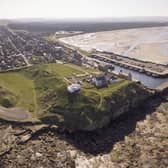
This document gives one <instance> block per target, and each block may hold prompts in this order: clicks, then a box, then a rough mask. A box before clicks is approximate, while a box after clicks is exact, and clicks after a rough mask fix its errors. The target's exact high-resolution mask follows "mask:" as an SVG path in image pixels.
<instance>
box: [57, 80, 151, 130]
mask: <svg viewBox="0 0 168 168" xmlns="http://www.w3.org/2000/svg"><path fill="white" fill-rule="evenodd" d="M152 95H153V93H152V92H151V91H149V90H147V89H146V88H144V87H143V86H142V85H140V84H137V83H129V84H127V85H125V86H123V87H121V88H120V89H118V90H116V91H115V92H112V93H110V92H109V94H108V95H106V96H102V104H101V106H96V104H93V103H91V102H92V101H91V100H90V98H89V97H87V99H88V101H89V102H90V103H88V104H87V106H81V107H79V108H77V109H74V108H73V107H74V106H73V105H72V106H71V107H68V108H67V107H64V109H62V111H59V110H58V109H57V108H55V109H54V111H55V112H56V113H57V112H58V113H59V114H61V115H63V118H64V121H63V122H62V124H64V125H65V126H66V127H67V128H69V129H72V130H87V131H92V130H95V129H98V128H102V127H104V126H106V125H107V124H108V123H109V122H110V121H111V120H112V119H115V118H117V117H119V116H120V115H122V114H124V113H126V112H127V111H129V110H130V109H131V108H134V107H136V106H139V105H140V104H141V103H143V101H144V100H146V99H147V98H148V97H150V96H152Z"/></svg>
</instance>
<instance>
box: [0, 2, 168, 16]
mask: <svg viewBox="0 0 168 168" xmlns="http://www.w3.org/2000/svg"><path fill="white" fill-rule="evenodd" d="M127 16H168V0H0V18H56V19H59V18H105V17H108V18H109V17H127Z"/></svg>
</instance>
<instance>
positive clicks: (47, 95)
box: [0, 64, 128, 121]
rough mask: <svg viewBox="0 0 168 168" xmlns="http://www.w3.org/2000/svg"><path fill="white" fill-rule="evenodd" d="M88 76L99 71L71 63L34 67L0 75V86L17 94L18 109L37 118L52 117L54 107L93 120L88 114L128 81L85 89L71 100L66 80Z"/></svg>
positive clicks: (99, 107)
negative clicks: (76, 76) (72, 77)
mask: <svg viewBox="0 0 168 168" xmlns="http://www.w3.org/2000/svg"><path fill="white" fill-rule="evenodd" d="M86 73H88V74H91V73H92V74H93V73H97V71H96V70H93V69H87V68H83V67H79V66H76V65H72V64H42V65H35V66H32V67H30V68H28V69H25V70H21V71H19V72H9V73H1V74H0V87H2V88H4V89H5V90H7V91H9V92H10V93H11V94H12V95H15V97H16V103H15V106H16V107H22V108H25V109H27V110H29V112H31V113H32V114H34V116H35V117H41V116H44V115H47V114H49V113H50V112H49V111H50V110H51V109H52V108H53V107H54V108H58V109H60V110H65V109H66V110H70V111H72V112H76V111H79V112H80V114H81V115H86V113H87V114H88V115H86V116H85V117H87V120H89V121H91V119H90V118H92V117H89V116H90V114H89V113H88V112H89V111H90V110H93V111H96V109H101V107H102V105H103V101H104V97H106V96H108V95H111V94H112V93H113V92H116V91H117V90H118V89H120V88H121V87H123V86H125V85H127V84H128V81H125V80H121V81H119V82H117V83H114V84H111V85H109V87H107V88H102V89H96V88H89V89H86V88H82V90H81V92H80V93H79V94H77V95H75V96H74V97H71V98H70V97H69V96H68V93H67V90H66V87H67V83H66V82H65V80H64V78H69V77H71V76H72V75H74V74H86ZM0 93H1V92H0ZM70 99H71V100H72V101H70ZM0 105H2V104H0Z"/></svg>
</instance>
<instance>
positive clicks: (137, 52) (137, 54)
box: [60, 27, 168, 64]
mask: <svg viewBox="0 0 168 168" xmlns="http://www.w3.org/2000/svg"><path fill="white" fill-rule="evenodd" d="M60 41H62V42H64V43H67V44H70V45H73V46H76V47H79V48H81V49H84V50H87V51H90V50H92V49H99V50H103V51H110V52H114V53H116V54H120V55H123V56H128V57H131V58H136V59H139V60H144V61H149V62H154V63H159V64H168V27H155V28H139V29H127V30H115V31H106V32H97V33H88V34H83V35H77V36H72V37H66V38H61V39H60Z"/></svg>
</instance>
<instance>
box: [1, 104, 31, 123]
mask: <svg viewBox="0 0 168 168" xmlns="http://www.w3.org/2000/svg"><path fill="white" fill-rule="evenodd" d="M0 118H3V119H7V120H16V121H25V120H27V119H28V118H29V113H28V111H26V110H24V109H22V108H9V109H7V108H3V107H0Z"/></svg>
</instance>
